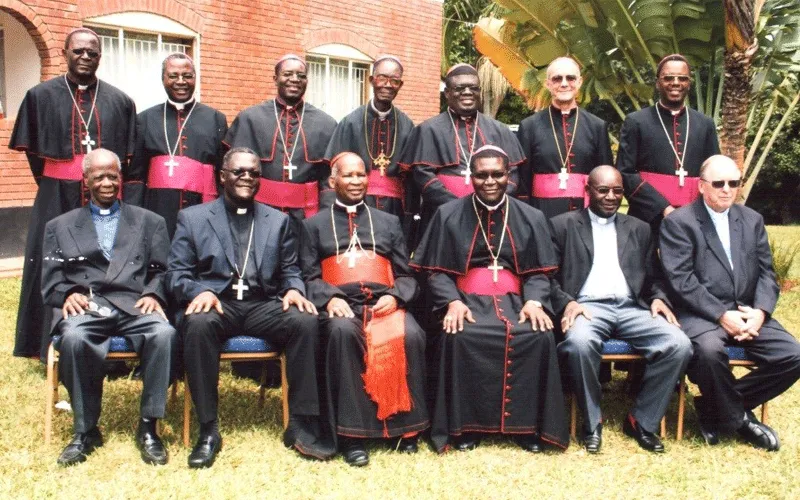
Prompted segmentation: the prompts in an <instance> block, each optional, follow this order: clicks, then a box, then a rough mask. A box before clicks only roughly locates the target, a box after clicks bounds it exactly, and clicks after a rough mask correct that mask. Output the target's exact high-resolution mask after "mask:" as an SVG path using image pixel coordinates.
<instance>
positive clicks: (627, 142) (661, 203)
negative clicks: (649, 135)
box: [617, 119, 669, 223]
mask: <svg viewBox="0 0 800 500" xmlns="http://www.w3.org/2000/svg"><path fill="white" fill-rule="evenodd" d="M639 127H640V124H637V123H636V122H635V121H634V120H631V119H626V120H625V121H624V122H623V123H622V130H621V131H620V137H619V150H618V151H617V169H619V171H620V173H621V174H622V181H623V185H624V187H625V197H626V198H627V199H628V203H630V206H631V208H634V207H635V209H636V210H638V211H639V213H640V214H642V217H643V218H644V220H645V222H648V223H649V222H653V221H654V220H655V219H656V218H657V217H660V216H661V214H662V212H664V209H665V208H667V207H668V206H669V202H668V201H667V199H666V198H664V196H662V195H661V193H659V192H658V191H657V190H656V188H654V187H653V186H651V185H650V184H649V183H647V182H645V181H644V180H642V176H641V175H640V174H639V169H640V168H641V167H642V165H637V163H636V162H637V159H638V158H639V146H640V143H639V140H640V132H639Z"/></svg>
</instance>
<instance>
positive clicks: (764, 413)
mask: <svg viewBox="0 0 800 500" xmlns="http://www.w3.org/2000/svg"><path fill="white" fill-rule="evenodd" d="M767 422H769V409H768V407H767V402H766V401H765V402H764V404H762V405H761V423H762V424H764V425H769V424H768V423H767Z"/></svg>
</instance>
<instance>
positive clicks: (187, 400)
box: [183, 375, 192, 447]
mask: <svg viewBox="0 0 800 500" xmlns="http://www.w3.org/2000/svg"><path fill="white" fill-rule="evenodd" d="M191 426H192V394H191V392H189V378H188V377H187V375H184V376H183V445H184V446H186V447H188V446H189V430H190V428H191Z"/></svg>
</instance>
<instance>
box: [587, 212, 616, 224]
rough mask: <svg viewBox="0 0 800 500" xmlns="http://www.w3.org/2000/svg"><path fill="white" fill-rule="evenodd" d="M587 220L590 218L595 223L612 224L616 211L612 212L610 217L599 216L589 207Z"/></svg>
mask: <svg viewBox="0 0 800 500" xmlns="http://www.w3.org/2000/svg"><path fill="white" fill-rule="evenodd" d="M589 220H591V221H592V222H593V223H595V224H600V225H601V226H604V225H606V224H613V223H614V221H615V220H617V213H616V212H614V214H613V215H611V217H600V216H599V215H597V214H596V213H594V212H593V211H592V209H591V208H590V209H589Z"/></svg>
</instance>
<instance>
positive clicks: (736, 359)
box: [677, 346, 769, 441]
mask: <svg viewBox="0 0 800 500" xmlns="http://www.w3.org/2000/svg"><path fill="white" fill-rule="evenodd" d="M725 349H726V350H727V351H728V360H729V361H728V365H729V366H730V367H731V369H733V368H734V367H736V366H744V367H745V368H747V369H749V370H756V369H758V367H757V366H756V363H755V361H753V360H752V359H750V358H749V357H748V356H747V351H745V349H744V347H739V346H726V347H725ZM685 412H686V381H685V379H682V380H681V386H680V390H679V391H678V433H677V439H678V441H680V440H682V439H683V416H684V413H685ZM768 419H769V412H768V408H767V403H764V404H762V405H761V422H763V423H764V424H766V423H767V420H768Z"/></svg>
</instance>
